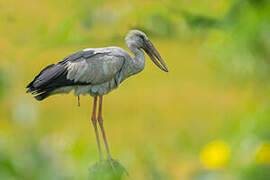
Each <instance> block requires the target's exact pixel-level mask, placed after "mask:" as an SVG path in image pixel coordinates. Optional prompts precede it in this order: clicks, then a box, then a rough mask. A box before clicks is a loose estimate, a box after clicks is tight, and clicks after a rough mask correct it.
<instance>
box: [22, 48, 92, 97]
mask: <svg viewBox="0 0 270 180" xmlns="http://www.w3.org/2000/svg"><path fill="white" fill-rule="evenodd" d="M96 54H97V53H96V52H95V51H94V50H88V51H79V52H76V53H74V54H71V55H70V56H67V57H66V58H64V59H63V60H62V61H60V62H59V63H57V64H51V65H49V66H47V67H46V68H44V69H43V70H42V71H41V72H40V73H39V74H38V75H37V76H36V77H35V78H34V80H33V81H32V82H31V83H29V84H28V85H27V86H26V88H27V91H26V92H27V93H32V94H33V95H36V96H35V98H36V99H37V100H39V101H41V100H43V99H45V98H47V97H48V96H49V95H50V94H51V93H52V92H53V91H54V90H55V89H57V88H61V87H65V86H73V85H87V84H89V83H84V82H75V81H73V80H69V79H67V73H68V70H67V67H66V64H67V62H69V61H75V60H77V59H80V58H89V57H91V56H94V55H96Z"/></svg>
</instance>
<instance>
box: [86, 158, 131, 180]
mask: <svg viewBox="0 0 270 180" xmlns="http://www.w3.org/2000/svg"><path fill="white" fill-rule="evenodd" d="M123 176H128V172H127V171H126V169H125V168H124V167H123V165H121V163H120V162H119V161H117V160H114V159H112V160H103V161H101V162H98V163H96V164H94V165H93V166H92V167H90V169H89V179H96V180H120V179H123V178H122V177H123Z"/></svg>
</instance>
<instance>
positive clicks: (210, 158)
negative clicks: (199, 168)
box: [200, 141, 230, 168]
mask: <svg viewBox="0 0 270 180" xmlns="http://www.w3.org/2000/svg"><path fill="white" fill-rule="evenodd" d="M229 157H230V149H229V147H228V145H227V144H226V143H225V142H223V141H213V142H210V143H209V144H207V145H206V146H205V147H204V148H203V149H202V151H201V154H200V158H201V161H202V163H203V164H204V165H205V166H206V167H208V168H220V167H224V166H225V165H226V164H227V162H228V160H229Z"/></svg>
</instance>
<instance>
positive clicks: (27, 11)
mask: <svg viewBox="0 0 270 180" xmlns="http://www.w3.org/2000/svg"><path fill="white" fill-rule="evenodd" d="M0 27H1V28H0V49H1V50H2V51H1V54H0V102H1V103H0V179H88V178H89V176H90V178H91V175H92V176H95V177H94V179H95V178H96V175H100V174H102V175H109V173H103V172H102V171H103V170H105V171H106V168H103V165H104V166H106V167H108V166H107V165H108V164H107V163H104V164H99V163H97V164H95V162H97V159H98V158H97V157H98V153H97V147H96V142H95V136H94V132H93V128H92V127H91V128H89V122H88V121H89V119H90V110H91V104H92V102H90V101H92V99H90V98H89V97H84V98H81V107H80V108H77V107H76V104H77V102H76V99H75V98H73V97H72V96H71V95H65V96H64V95H63V96H54V97H52V98H49V99H48V100H46V101H43V102H36V101H35V100H34V99H33V98H32V97H30V96H28V95H25V86H26V84H27V83H28V82H29V81H31V80H32V78H33V77H34V75H36V74H37V73H38V72H39V71H40V70H41V69H42V68H43V67H44V66H46V65H48V64H51V63H55V62H57V61H59V60H61V59H63V58H64V57H65V56H66V55H68V54H71V53H73V52H74V51H78V50H81V49H83V48H87V47H104V46H120V47H124V48H125V42H124V36H125V34H126V33H127V31H128V30H129V29H131V28H139V29H141V30H143V31H145V32H146V33H147V35H148V36H149V38H150V39H151V41H152V42H153V43H154V44H155V46H156V48H157V49H158V50H159V52H160V54H161V55H162V57H163V59H164V60H165V61H166V63H167V65H168V67H169V69H170V72H169V73H167V74H164V73H163V72H161V71H159V70H158V69H157V68H156V67H154V66H153V64H152V63H151V62H150V61H148V58H146V59H147V61H146V68H145V70H144V72H143V73H141V74H140V75H137V76H136V77H134V78H130V79H128V80H127V82H124V83H123V84H121V86H120V88H119V89H117V90H116V91H113V92H112V93H111V94H110V95H107V96H106V97H105V100H104V103H105V106H104V119H105V121H104V123H105V126H106V129H107V131H108V132H107V134H108V138H109V142H110V147H111V150H112V153H113V157H117V159H120V160H121V162H122V164H123V166H125V167H126V169H127V170H128V171H129V173H130V178H131V179H142V180H143V179H147V180H149V179H150V180H151V179H153V180H154V179H155V180H158V179H160V180H161V179H162V180H163V179H196V180H197V179H198V180H206V179H207V180H211V179H240V180H249V179H259V180H266V179H270V174H269V172H270V160H269V159H270V158H269V157H270V150H269V142H270V133H269V131H270V108H269V107H270V103H269V102H270V96H269V90H270V81H269V80H270V78H269V74H270V63H269V62H270V61H269V60H270V53H269V52H270V36H269V32H270V2H269V1H268V0H219V1H215V0H200V1H198V0H189V1H186V0H168V1H154V0H149V1H142V0H138V1H127V0H119V1H111V0H102V1H98V0H91V1H86V0H82V1H75V0H68V1H63V0H57V1H53V0H49V1H34V0H25V1H18V0H15V1H0ZM89 131H90V135H89ZM116 163H117V162H116ZM93 164H95V165H93ZM91 165H92V166H91ZM118 165H119V167H121V166H120V164H118ZM89 167H91V168H90V169H89ZM120 169H121V168H120ZM89 171H90V175H89ZM120 174H121V173H120ZM113 178H114V177H113ZM117 178H118V177H117ZM92 179H93V178H92ZM122 179H129V178H128V177H125V176H123V177H122Z"/></svg>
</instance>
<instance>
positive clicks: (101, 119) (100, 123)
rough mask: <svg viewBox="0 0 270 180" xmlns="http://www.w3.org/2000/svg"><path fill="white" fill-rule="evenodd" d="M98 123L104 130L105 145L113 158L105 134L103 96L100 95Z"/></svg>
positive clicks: (108, 153)
mask: <svg viewBox="0 0 270 180" xmlns="http://www.w3.org/2000/svg"><path fill="white" fill-rule="evenodd" d="M98 123H99V126H100V129H101V132H102V136H103V140H104V143H105V147H106V151H107V156H108V159H110V160H111V153H110V149H109V146H108V143H107V138H106V134H105V130H104V127H103V118H102V96H99V111H98Z"/></svg>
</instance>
